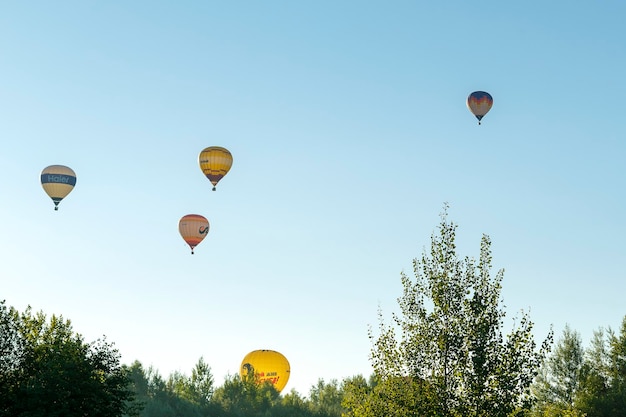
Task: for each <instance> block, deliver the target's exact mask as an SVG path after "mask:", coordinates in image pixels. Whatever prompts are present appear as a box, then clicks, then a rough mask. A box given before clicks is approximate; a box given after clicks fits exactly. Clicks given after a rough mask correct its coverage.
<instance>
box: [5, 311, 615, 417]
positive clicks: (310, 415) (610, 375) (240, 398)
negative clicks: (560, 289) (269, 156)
mask: <svg viewBox="0 0 626 417" xmlns="http://www.w3.org/2000/svg"><path fill="white" fill-rule="evenodd" d="M385 384H386V382H384V381H381V380H378V379H376V378H375V377H373V376H371V377H370V378H369V379H365V378H364V377H363V376H361V375H357V376H354V377H349V378H346V379H344V380H342V381H337V380H331V381H328V382H325V381H324V380H323V379H319V380H318V383H317V384H316V385H315V386H312V387H311V389H310V391H309V392H308V393H307V395H306V396H303V395H301V394H300V393H298V392H297V391H295V390H291V391H290V392H287V393H283V394H282V395H281V394H279V393H278V392H277V391H276V390H275V389H274V387H273V386H272V385H271V384H264V385H259V384H256V383H255V382H254V381H253V380H245V379H243V380H242V379H241V378H240V377H239V376H238V375H233V376H227V377H226V378H225V380H224V382H223V383H222V384H221V385H218V384H216V382H215V380H214V377H213V375H212V373H211V368H210V366H209V364H208V363H206V362H205V360H204V359H203V358H200V359H199V360H198V362H197V363H196V364H195V366H194V368H193V369H192V370H191V372H190V373H189V374H185V373H181V372H174V373H171V374H170V375H168V376H167V377H163V376H162V375H160V373H159V372H158V370H156V369H155V368H153V367H148V368H146V367H144V366H143V365H142V364H141V363H140V362H139V361H135V362H134V363H132V364H131V365H123V364H121V363H120V355H119V352H117V350H115V349H114V348H113V345H111V344H109V343H107V342H106V341H105V340H98V341H96V342H92V343H86V342H85V341H84V340H83V339H82V337H81V336H80V335H79V334H77V333H75V332H74V331H73V329H72V326H71V322H70V321H69V320H65V319H63V318H62V317H58V316H51V317H50V318H47V317H46V316H45V315H44V314H43V313H42V312H38V313H34V312H33V311H32V310H31V309H30V308H29V309H27V310H26V311H24V312H22V313H19V312H18V311H16V310H15V309H13V308H11V307H7V306H6V304H5V302H4V301H3V302H1V303H0V416H3V417H4V416H7V417H9V416H11V417H20V416H29V417H37V416H42V417H43V416H46V417H55V416H59V417H60V416H64V417H73V416H102V417H104V416H107V417H111V416H128V417H130V416H139V417H174V416H176V417H209V416H210V417H266V416H267V417H269V416H273V417H282V416H285V417H340V416H342V415H355V416H356V415H365V413H363V412H359V411H358V410H359V408H360V407H362V406H363V405H364V404H371V402H372V398H373V397H376V396H377V395H379V398H378V399H379V400H380V401H383V402H387V405H389V404H390V403H392V402H393V401H394V397H393V396H388V397H384V396H383V397H380V393H381V392H384V390H383V391H381V389H384V386H385ZM405 386H406V387H411V386H413V388H414V389H413V392H412V394H411V395H409V397H411V396H413V397H415V398H414V400H415V401H416V403H419V402H420V401H427V400H428V399H427V398H425V397H424V398H419V397H420V395H422V394H425V393H424V391H423V389H422V388H423V387H422V388H420V386H416V385H405ZM531 388H532V389H531V391H532V397H533V402H532V404H533V405H532V407H531V408H529V409H527V410H526V411H525V412H523V413H522V414H521V415H529V416H532V417H557V416H561V417H583V416H586V417H609V416H610V417H615V416H626V317H625V318H624V321H623V323H622V326H621V329H620V331H619V332H615V331H613V330H612V329H610V328H609V329H598V330H597V331H596V332H595V333H594V337H593V339H592V341H591V344H590V346H589V347H587V348H586V349H585V348H583V344H582V340H581V337H580V335H579V333H577V332H576V331H573V330H572V329H571V328H570V327H566V328H565V330H564V331H563V334H562V336H561V337H560V338H559V339H558V340H557V342H556V343H555V345H554V347H553V349H552V351H551V353H550V354H549V356H548V357H547V358H546V360H545V361H544V362H543V364H542V366H541V368H540V369H539V372H538V375H537V378H536V379H535V381H534V383H533V385H532V387H531ZM420 393H421V394H420ZM395 394H396V395H398V393H395ZM405 394H406V393H405ZM395 398H396V400H397V397H395ZM409 408H410V407H409ZM390 415H393V414H390ZM395 415H398V416H400V415H404V414H401V413H398V414H395ZM433 415H440V414H433Z"/></svg>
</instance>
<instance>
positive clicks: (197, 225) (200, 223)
mask: <svg viewBox="0 0 626 417" xmlns="http://www.w3.org/2000/svg"><path fill="white" fill-rule="evenodd" d="M178 231H179V232H180V235H181V236H182V237H183V239H184V240H185V242H187V244H188V245H189V247H190V248H191V253H192V254H193V249H194V248H195V247H196V246H198V245H199V244H200V242H202V240H203V239H204V238H205V237H206V235H207V234H209V221H208V220H207V219H206V217H204V216H201V215H199V214H187V215H185V216H183V217H181V219H180V220H179V222H178Z"/></svg>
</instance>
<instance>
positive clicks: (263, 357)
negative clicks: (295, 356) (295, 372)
mask: <svg viewBox="0 0 626 417" xmlns="http://www.w3.org/2000/svg"><path fill="white" fill-rule="evenodd" d="M290 372H291V368H290V366H289V361H288V360H287V358H285V356H283V354H282V353H279V352H276V351H274V350H266V349H262V350H254V351H252V352H250V353H248V354H247V355H246V356H245V357H244V358H243V361H241V367H240V372H239V374H240V375H241V377H242V378H247V377H248V378H249V377H254V380H255V381H256V382H257V383H259V384H261V383H264V382H270V383H271V384H273V385H274V388H276V390H277V391H278V392H281V391H282V390H283V388H285V385H287V381H289V374H290Z"/></svg>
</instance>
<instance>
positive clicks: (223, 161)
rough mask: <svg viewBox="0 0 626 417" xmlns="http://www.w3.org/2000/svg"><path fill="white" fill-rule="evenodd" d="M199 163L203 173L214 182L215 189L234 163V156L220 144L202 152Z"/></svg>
mask: <svg viewBox="0 0 626 417" xmlns="http://www.w3.org/2000/svg"><path fill="white" fill-rule="evenodd" d="M198 163H199V164H200V169H202V173H203V174H204V175H205V176H206V177H207V178H208V179H209V181H211V184H213V191H215V187H216V186H217V183H218V182H219V181H220V180H221V179H222V178H224V175H226V174H228V171H230V167H231V166H232V165H233V156H232V155H231V153H230V152H229V151H228V149H226V148H222V147H220V146H209V147H208V148H205V149H203V150H202V152H200V156H199V157H198Z"/></svg>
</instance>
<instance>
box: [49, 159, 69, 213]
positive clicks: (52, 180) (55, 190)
mask: <svg viewBox="0 0 626 417" xmlns="http://www.w3.org/2000/svg"><path fill="white" fill-rule="evenodd" d="M75 185H76V173H75V172H74V171H73V170H72V169H71V168H69V167H66V166H64V165H50V166H49V167H46V168H44V169H43V171H41V186H42V187H43V190H44V191H45V192H46V194H48V196H49V197H50V198H51V199H52V201H53V202H54V209H55V210H58V209H59V203H60V202H61V200H63V199H64V198H65V197H67V195H68V194H69V193H70V192H72V190H73V189H74V186H75Z"/></svg>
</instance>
